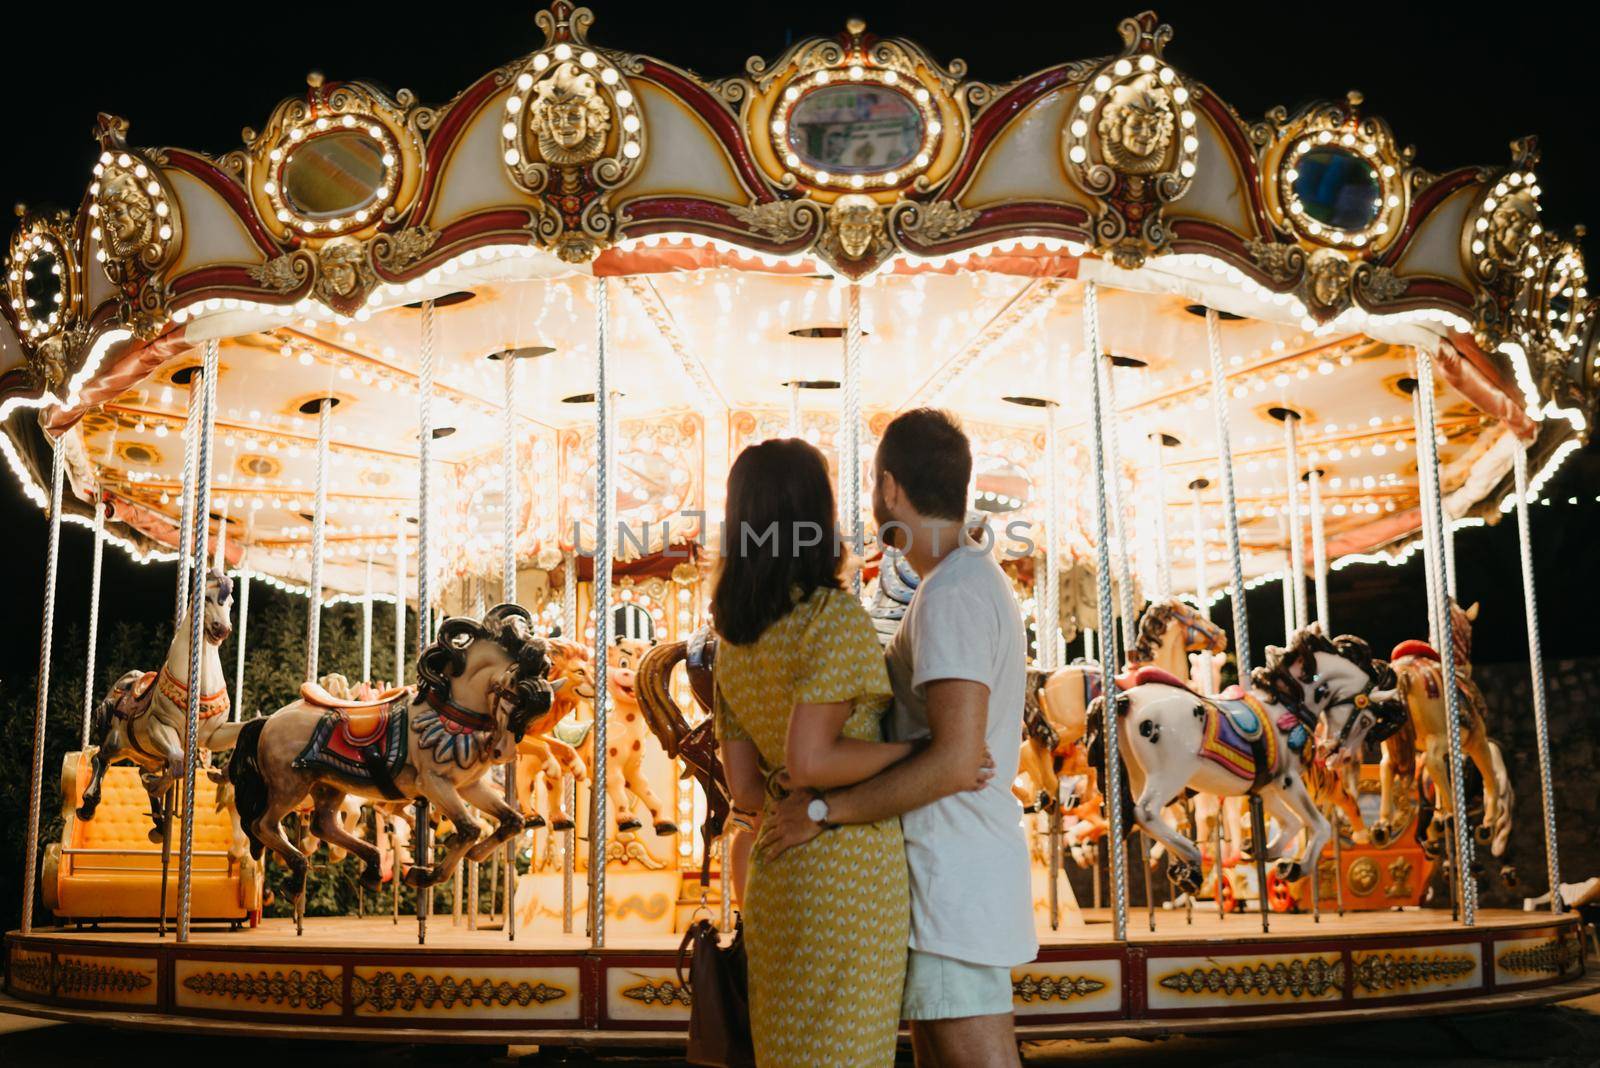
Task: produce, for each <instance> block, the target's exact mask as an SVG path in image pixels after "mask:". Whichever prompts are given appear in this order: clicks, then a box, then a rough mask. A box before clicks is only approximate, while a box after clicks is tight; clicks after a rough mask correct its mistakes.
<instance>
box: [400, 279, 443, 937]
mask: <svg viewBox="0 0 1600 1068" xmlns="http://www.w3.org/2000/svg"><path fill="white" fill-rule="evenodd" d="M421 325H422V344H421V351H420V353H419V357H418V360H417V465H418V470H417V656H418V658H419V659H420V658H421V656H422V650H424V649H426V648H427V647H428V642H429V640H430V638H431V637H432V634H433V600H432V596H431V594H432V591H431V590H430V588H429V567H430V565H431V564H432V559H431V557H430V556H429V553H428V548H429V547H428V510H429V507H430V506H431V503H432V502H431V495H432V491H433V463H432V459H433V455H432V454H433V345H434V340H435V338H434V309H433V301H431V300H425V301H423V302H422V324H421ZM402 614H403V610H402ZM418 681H419V683H420V681H421V680H420V679H419V680H418ZM416 812H417V833H416V837H415V840H414V841H413V843H412V849H411V853H412V856H411V863H412V864H421V865H424V866H425V867H427V868H429V869H431V868H432V867H433V853H432V848H433V845H432V840H431V836H430V835H429V833H428V831H429V827H428V800H427V798H425V797H419V798H417V802H416ZM397 877H398V873H397ZM432 911H433V889H432V888H431V887H429V888H426V889H423V890H421V891H418V893H417V944H418V945H424V944H426V943H427V941H428V913H430V912H432Z"/></svg>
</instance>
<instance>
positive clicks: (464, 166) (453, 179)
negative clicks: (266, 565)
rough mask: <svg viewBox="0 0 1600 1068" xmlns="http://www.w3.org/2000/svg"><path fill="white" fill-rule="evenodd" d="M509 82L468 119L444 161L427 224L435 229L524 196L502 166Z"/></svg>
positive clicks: (524, 198) (514, 202)
mask: <svg viewBox="0 0 1600 1068" xmlns="http://www.w3.org/2000/svg"><path fill="white" fill-rule="evenodd" d="M510 95H511V88H510V86H509V85H508V86H507V88H506V89H505V90H503V91H502V92H499V93H496V94H495V95H493V96H491V97H490V98H489V99H488V100H487V101H485V102H484V104H483V106H482V107H480V108H479V109H478V111H477V112H476V113H475V114H473V115H472V117H471V118H470V119H468V120H467V123H466V126H465V128H464V129H463V130H462V131H461V132H460V134H459V135H457V138H456V140H455V141H454V142H453V143H452V144H451V146H450V154H449V155H448V156H447V157H446V158H445V159H444V160H443V161H442V163H441V165H440V172H439V180H438V186H437V188H438V191H439V192H438V195H437V197H436V198H435V199H434V201H433V203H432V205H431V206H430V207H429V209H428V222H429V224H430V225H432V226H433V227H434V228H436V229H442V228H443V227H445V226H447V225H449V224H450V223H452V222H455V221H457V220H459V219H464V218H466V217H467V216H469V215H472V214H475V213H477V212H480V211H487V210H490V209H492V208H497V207H503V206H505V205H508V204H518V203H521V202H522V201H524V200H526V196H525V194H524V193H523V192H522V191H521V190H520V189H518V188H517V186H516V183H514V182H513V181H512V180H511V172H510V171H509V170H508V169H507V168H506V167H505V166H504V165H503V163H502V158H503V156H504V153H505V148H504V145H503V144H502V140H503V136H502V130H501V127H502V126H504V125H505V122H506V99H507V98H508V97H509V96H510Z"/></svg>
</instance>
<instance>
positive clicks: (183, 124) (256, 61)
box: [0, 0, 1600, 677]
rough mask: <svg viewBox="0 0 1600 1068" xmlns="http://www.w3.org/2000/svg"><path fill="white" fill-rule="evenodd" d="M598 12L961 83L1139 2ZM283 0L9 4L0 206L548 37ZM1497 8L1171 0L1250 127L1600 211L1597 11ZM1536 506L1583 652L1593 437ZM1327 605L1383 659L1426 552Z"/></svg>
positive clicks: (0, 499) (1466, 544)
mask: <svg viewBox="0 0 1600 1068" xmlns="http://www.w3.org/2000/svg"><path fill="white" fill-rule="evenodd" d="M595 7H596V10H597V16H598V18H597V23H596V25H595V27H594V28H593V30H592V32H591V38H592V40H593V41H594V42H595V43H597V44H600V45H602V46H607V47H615V48H622V49H629V50H635V51H643V52H649V53H650V54H652V55H655V56H658V57H660V58H662V59H665V60H668V61H672V62H675V63H678V64H679V65H682V66H685V67H688V68H690V69H692V70H695V71H697V72H698V73H701V74H703V75H706V76H708V77H714V76H719V75H724V74H732V73H735V72H737V71H739V70H741V69H742V67H743V64H744V61H745V59H746V58H747V57H749V56H750V55H752V54H760V55H763V56H767V57H769V58H770V57H772V56H775V55H776V54H777V53H778V52H779V51H781V50H782V48H783V47H784V46H785V45H786V44H788V43H789V42H790V41H792V40H794V39H796V38H799V37H803V36H806V35H809V34H812V33H833V32H836V31H838V30H839V29H841V28H842V27H843V24H844V21H845V19H846V17H848V16H851V15H861V16H863V17H865V18H866V20H867V23H868V26H869V28H870V29H871V30H873V31H875V32H877V33H880V34H884V35H903V36H907V37H911V38H913V39H915V40H917V41H919V42H920V43H922V44H923V45H924V46H926V47H927V48H928V49H929V50H930V51H931V52H932V53H933V54H934V55H935V56H937V57H939V58H941V59H943V60H946V61H948V60H949V59H951V58H954V57H960V58H962V59H965V60H966V61H967V63H968V65H969V76H970V77H974V78H978V79H983V80H989V81H997V82H1003V81H1008V80H1011V79H1013V78H1015V77H1018V76H1020V75H1024V74H1027V73H1030V72H1032V71H1034V70H1037V69H1040V68H1043V67H1047V66H1050V65H1052V64H1054V63H1058V62H1060V61H1062V60H1067V59H1082V58H1088V57H1092V56H1096V55H1105V54H1107V53H1111V52H1115V51H1118V50H1119V49H1120V39H1119V37H1118V36H1117V33H1116V24H1117V21H1118V20H1119V19H1120V18H1122V17H1124V16H1128V15H1132V14H1135V13H1136V12H1137V11H1139V10H1140V7H1139V6H1138V5H1137V4H1135V3H1133V2H1131V0H1130V2H1129V3H1127V4H1108V3H1102V2H1080V3H1076V4H1071V5H1063V4H1054V3H1052V4H1049V5H1043V4H1037V5H1036V4H1023V3H1014V4H1010V5H1003V4H966V5H962V6H960V7H948V8H942V7H939V6H937V5H931V4H909V3H870V4H854V5H840V4H834V3H812V4H798V3H790V4H773V3H763V4H740V5H737V6H734V5H726V4H716V3H711V4H703V5H687V4H667V3H616V2H612V3H599V4H596V5H595ZM475 8H478V9H477V10H474V9H475ZM277 10H279V9H275V8H271V7H266V8H250V9H248V10H246V9H244V8H238V9H236V10H235V9H233V8H216V7H213V8H210V9H209V11H208V13H207V14H206V15H205V16H204V17H201V18H197V19H187V18H183V17H179V16H178V15H177V14H176V13H161V14H159V15H158V14H156V13H155V9H152V11H151V12H150V13H149V16H148V17H147V16H146V15H145V14H144V13H143V12H141V13H139V14H137V15H134V16H133V17H129V12H128V11H127V10H125V9H118V14H117V15H116V16H115V17H114V18H113V19H112V20H111V21H110V22H109V23H102V22H101V21H100V19H99V17H98V16H97V15H96V14H94V13H92V12H91V11H90V10H88V9H87V7H86V6H84V5H69V4H54V5H28V6H27V7H25V8H22V9H20V10H12V11H10V12H8V13H7V16H6V19H7V37H8V40H7V42H6V45H5V48H4V59H3V60H0V94H3V99H5V100H6V101H7V102H8V108H7V110H8V118H9V119H10V120H11V121H9V122H8V123H7V124H6V132H5V134H4V137H5V138H6V148H5V150H4V151H3V152H0V160H3V165H0V202H4V203H12V202H16V201H25V202H27V203H28V204H29V205H30V206H33V207H35V208H44V207H52V206H56V207H73V206H75V205H76V204H77V202H78V199H79V197H80V196H81V194H82V191H83V189H84V187H85V186H86V185H87V183H88V182H89V180H90V168H91V166H92V164H93V161H94V156H95V154H96V152H97V148H96V145H95V142H94V140H93V138H92V136H91V131H92V129H93V125H94V119H95V114H96V112H98V111H101V110H104V111H109V112H112V113H115V114H118V115H121V116H123V117H125V118H127V119H128V120H129V122H130V124H131V130H130V141H131V142H132V143H134V144H136V145H181V146H185V147H189V148H194V149H199V150H202V151H206V152H211V153H219V154H220V153H222V152H225V151H228V150H230V149H233V148H235V147H238V146H239V144H240V140H239V131H240V129H241V128H242V127H244V126H260V125H261V124H262V123H263V122H264V121H265V119H266V117H267V116H268V114H269V113H270V112H271V110H272V108H273V107H274V105H276V103H277V102H278V101H279V100H280V99H281V98H283V97H285V96H289V95H298V94H299V93H300V92H301V91H303V88H304V78H305V75H306V73H307V72H308V71H310V70H313V69H315V70H320V71H323V72H324V73H325V74H326V75H327V76H328V77H329V78H330V79H362V80H367V81H371V82H375V83H377V84H378V85H380V86H384V87H386V88H388V89H390V90H394V89H398V88H400V87H402V86H403V87H407V88H410V89H412V90H414V91H415V92H416V93H417V94H418V96H419V97H420V98H421V99H422V100H423V101H424V102H428V103H442V102H444V101H446V100H448V99H449V98H450V97H451V96H452V95H454V94H455V93H456V92H458V91H459V90H461V89H463V88H465V87H466V86H467V85H469V84H470V83H471V82H472V81H474V80H475V79H476V78H477V77H479V76H481V75H482V74H484V73H485V72H487V71H488V70H490V69H491V68H493V67H495V66H497V65H499V64H501V63H503V62H506V61H508V60H510V59H513V58H515V57H517V56H520V55H523V54H525V53H527V52H529V51H531V50H532V49H533V48H535V47H536V46H537V45H538V44H539V43H540V42H541V41H542V35H541V34H540V32H539V30H538V28H537V27H536V26H535V24H534V21H533V13H534V11H535V10H537V8H536V7H535V6H533V5H523V4H505V5H495V6H494V7H493V8H492V9H488V7H487V5H483V6H482V7H481V8H479V5H467V4H450V5H434V6H433V7H432V8H431V9H430V10H431V14H423V13H420V12H418V13H408V14H398V13H396V14H391V13H390V12H391V11H392V10H393V11H399V10H401V9H399V8H395V9H390V8H388V7H386V6H385V5H363V4H358V5H316V6H315V8H314V9H313V8H310V7H303V8H300V9H298V10H296V9H294V8H287V9H282V10H284V11H285V12H287V14H285V16H284V17H283V19H282V21H281V22H275V21H274V19H275V14H274V12H275V11H277ZM1502 10H1503V11H1505V12H1506V13H1504V14H1500V15H1498V16H1496V17H1493V18H1489V17H1484V16H1480V15H1478V14H1477V13H1476V12H1473V11H1472V9H1471V8H1469V7H1467V6H1463V5H1449V6H1445V5H1404V4H1394V3H1390V4H1346V5H1328V4H1282V3H1275V4H1270V5H1268V4H1239V3H1231V4H1228V5H1226V9H1225V11H1224V7H1223V5H1217V4H1199V3H1177V4H1168V5H1166V6H1165V7H1163V8H1161V9H1160V11H1159V13H1160V14H1161V15H1162V17H1163V19H1164V20H1165V21H1167V22H1169V23H1171V24H1172V25H1173V27H1174V29H1175V30H1176V38H1175V40H1174V41H1173V42H1172V43H1171V45H1170V46H1169V47H1168V49H1167V57H1168V59H1169V60H1171V61H1172V62H1173V63H1174V64H1176V65H1177V66H1178V67H1179V68H1180V69H1182V70H1183V71H1184V72H1185V73H1186V74H1188V75H1189V76H1191V77H1193V78H1195V79H1197V80H1199V81H1201V82H1204V83H1206V84H1208V85H1209V86H1210V88H1211V89H1212V90H1213V91H1215V92H1216V93H1218V94H1219V95H1220V96H1221V97H1222V98H1223V99H1224V100H1225V101H1227V102H1228V103H1230V104H1231V105H1233V107H1234V108H1235V109H1236V110H1238V111H1239V112H1240V113H1241V114H1242V115H1243V116H1244V117H1245V118H1246V119H1247V120H1253V119H1256V118H1259V117H1260V116H1261V115H1262V113H1263V112H1265V111H1266V110H1267V109H1268V108H1270V107H1272V106H1274V105H1278V104H1283V105H1286V106H1287V107H1288V108H1289V109H1290V110H1291V111H1293V110H1294V109H1295V108H1296V107H1297V106H1299V105H1300V104H1303V103H1306V102H1308V101H1310V100H1313V99H1318V98H1327V99H1339V98H1341V97H1342V96H1343V95H1344V93H1345V92H1346V91H1347V90H1349V89H1360V90H1361V91H1362V92H1364V93H1365V95H1366V105H1365V107H1366V110H1367V112H1368V113H1370V114H1380V115H1383V116H1384V117H1386V118H1387V119H1388V120H1389V122H1390V123H1391V125H1392V126H1393V128H1394V131H1395V135H1396V137H1397V138H1398V140H1399V141H1400V143H1401V144H1413V145H1415V146H1416V148H1417V156H1416V158H1417V162H1418V163H1419V164H1420V165H1422V166H1424V167H1426V168H1428V169H1430V170H1434V171H1446V170H1449V169H1451V168H1454V167H1457V166H1461V165H1466V164H1485V165H1501V164H1504V163H1506V162H1508V161H1509V152H1508V148H1507V143H1508V142H1509V141H1510V140H1511V139H1512V138H1515V137H1519V136H1522V135H1525V134H1529V133H1534V134H1537V135H1538V136H1539V138H1540V141H1541V147H1542V151H1543V157H1544V159H1543V162H1542V164H1541V165H1540V166H1539V168H1538V170H1539V175H1540V179H1541V184H1542V186H1543V189H1544V197H1543V203H1544V207H1545V212H1544V223H1545V225H1546V226H1553V227H1558V228H1569V227H1571V226H1572V225H1574V224H1577V223H1582V222H1584V221H1585V220H1586V219H1591V218H1592V219H1594V220H1595V221H1597V222H1600V214H1595V213H1593V212H1591V211H1590V207H1591V205H1590V203H1589V202H1588V200H1587V197H1588V196H1593V195H1595V194H1594V193H1593V192H1591V190H1592V189H1593V188H1594V183H1593V181H1592V174H1593V169H1594V166H1595V165H1596V163H1600V153H1597V152H1596V150H1595V148H1594V145H1595V144H1596V142H1597V138H1600V122H1597V120H1596V118H1595V115H1596V112H1595V106H1594V90H1593V72H1594V66H1595V57H1594V54H1593V47H1594V42H1595V39H1596V35H1595V29H1596V27H1597V25H1600V16H1597V15H1596V14H1595V12H1594V11H1593V10H1592V9H1591V10H1590V11H1588V12H1586V13H1584V14H1582V15H1567V14H1565V13H1558V12H1557V11H1554V10H1551V11H1545V10H1540V9H1538V8H1537V7H1535V6H1534V5H1519V6H1513V7H1511V8H1508V9H1502ZM468 11H471V12H472V14H471V15H470V16H467V15H466V13H467V12H468ZM230 14H233V15H237V16H239V17H238V18H233V17H229V15H230ZM251 35H255V36H254V39H252V37H251ZM8 221H9V220H8ZM7 229H8V232H9V226H8V227H7ZM1592 248H1593V243H1591V250H1592ZM1545 496H1546V497H1547V498H1548V499H1549V501H1550V503H1549V504H1548V505H1545V506H1535V508H1534V509H1533V512H1534V522H1535V528H1534V536H1535V545H1536V553H1537V556H1538V558H1539V577H1540V595H1541V597H1542V599H1543V600H1542V606H1543V610H1544V613H1545V616H1546V620H1547V621H1546V624H1545V627H1544V629H1543V634H1544V642H1545V651H1546V654H1547V655H1548V656H1550V657H1575V656H1590V655H1593V654H1594V653H1595V652H1596V648H1597V647H1596V642H1595V640H1594V638H1593V637H1592V636H1591V634H1590V630H1589V628H1591V627H1592V626H1593V623H1592V616H1593V613H1592V609H1591V607H1590V604H1589V599H1590V598H1592V597H1593V596H1594V591H1596V590H1597V589H1600V584H1597V582H1596V579H1597V578H1600V575H1597V567H1596V564H1595V561H1594V557H1595V554H1594V552H1593V548H1592V546H1593V543H1594V538H1593V535H1592V533H1591V532H1592V531H1595V530H1596V529H1597V528H1600V451H1597V450H1596V449H1594V448H1590V449H1586V450H1584V451H1583V452H1582V453H1580V454H1578V455H1577V456H1575V457H1574V458H1573V459H1571V460H1569V462H1568V463H1567V465H1566V468H1565V469H1564V470H1563V472H1562V474H1561V475H1560V476H1559V477H1558V478H1557V479H1556V480H1554V481H1553V482H1552V483H1551V484H1550V485H1548V486H1547V487H1546V488H1545ZM1569 499H1570V501H1571V502H1573V503H1569ZM0 531H3V532H4V539H5V540H4V544H5V545H6V546H7V548H8V550H9V551H8V553H7V555H6V560H5V563H4V564H3V565H0V566H3V575H4V578H5V580H6V586H7V588H8V589H9V590H10V592H11V594H12V601H13V605H12V611H11V613H10V615H9V618H8V620H7V623H6V624H5V628H6V629H5V631H4V633H5V635H6V636H7V637H8V638H10V639H11V640H9V641H6V642H4V643H0V649H3V653H0V674H3V675H5V676H10V677H15V676H17V675H18V674H20V673H29V674H31V672H32V671H33V670H34V666H35V662H36V658H37V655H38V637H37V635H38V611H39V604H40V588H41V581H42V572H43V550H44V538H45V531H46V524H45V522H44V520H43V517H42V514H41V513H40V512H39V510H38V509H37V508H35V506H34V505H33V504H32V503H31V502H30V501H28V500H27V499H26V498H25V497H24V496H23V495H22V493H21V492H20V491H19V490H18V489H17V488H16V486H15V485H14V483H13V480H12V479H11V477H10V476H9V473H7V474H4V475H0ZM89 546H90V539H89V535H88V533H87V532H86V531H84V530H83V529H82V528H79V527H76V526H68V527H67V528H66V530H65V533H64V534H63V545H62V551H63V573H62V585H61V593H60V601H59V604H60V611H61V612H62V613H63V614H64V615H65V616H70V617H71V618H75V619H81V618H83V616H84V615H85V613H86V606H87V602H88V589H87V586H88V582H87V578H88V561H89ZM1458 563H1459V572H1460V576H1461V579H1460V581H1461V594H1462V599H1463V600H1464V601H1468V602H1470V601H1473V600H1480V601H1482V602H1483V614H1482V616H1481V618H1480V622H1479V624H1478V628H1477V641H1476V647H1475V650H1474V652H1475V657H1474V659H1475V660H1478V661H1480V662H1482V661H1505V660H1514V659H1518V658H1519V657H1524V656H1526V651H1527V647H1526V633H1525V629H1524V626H1523V622H1522V620H1523V616H1522V603H1521V583H1520V578H1519V574H1518V561H1517V539H1516V529H1515V523H1514V522H1506V523H1502V524H1500V525H1499V526H1498V527H1494V528H1480V529H1473V530H1467V531H1463V532H1462V533H1461V534H1460V536H1459V541H1458ZM106 568H107V570H106V580H105V582H106V589H107V596H108V598H109V600H108V603H107V605H106V607H105V610H104V611H105V618H107V619H108V620H110V619H116V618H149V619H151V620H152V621H161V620H164V619H165V618H166V615H167V613H168V612H170V606H171V603H172V602H171V598H172V588H173V587H172V584H173V569H172V566H171V565H164V566H162V565H156V566H150V567H139V566H136V565H133V564H131V563H129V562H128V561H127V559H126V557H124V556H123V555H122V554H121V553H120V552H118V551H116V550H111V551H108V552H107V554H106ZM1333 595H1334V603H1333V613H1334V615H1335V619H1336V621H1337V622H1338V624H1339V628H1340V629H1354V630H1357V631H1359V632H1361V633H1363V634H1364V635H1366V636H1367V637H1369V638H1371V639H1372V641H1373V644H1374V646H1375V647H1377V648H1378V649H1387V648H1388V647H1389V645H1390V644H1392V642H1393V641H1395V640H1398V639H1400V638H1404V637H1408V636H1413V635H1416V634H1418V633H1420V632H1421V631H1422V630H1423V604H1422V588H1421V567H1420V566H1419V564H1418V563H1417V561H1416V560H1415V559H1413V561H1412V562H1411V563H1409V564H1408V565H1406V566H1403V567H1398V568H1391V567H1381V566H1379V567H1368V566H1358V567H1353V568H1350V569H1347V570H1345V571H1342V572H1338V573H1336V574H1335V576H1334V579H1333ZM1280 605H1281V599H1280V595H1279V592H1278V587H1277V586H1276V585H1275V584H1274V585H1272V586H1270V587H1267V588H1265V589H1263V590H1261V591H1258V593H1257V594H1256V595H1255V596H1252V598H1251V603H1250V607H1251V615H1252V619H1253V620H1259V622H1257V623H1255V624H1254V625H1253V626H1252V630H1253V631H1255V632H1256V633H1257V634H1261V633H1262V632H1263V631H1264V632H1265V637H1267V638H1274V637H1276V636H1277V635H1278V633H1279V631H1280V630H1281V623H1280V619H1281V608H1280ZM1218 618H1219V619H1221V618H1226V617H1225V615H1222V614H1219V615H1218Z"/></svg>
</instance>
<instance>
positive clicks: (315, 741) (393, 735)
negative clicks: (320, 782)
mask: <svg viewBox="0 0 1600 1068" xmlns="http://www.w3.org/2000/svg"><path fill="white" fill-rule="evenodd" d="M307 685H309V684H307ZM302 692H303V691H302ZM409 703H410V694H409V692H408V691H406V690H404V689H401V690H400V691H399V692H398V693H397V694H395V695H394V696H392V697H390V698H389V701H388V704H386V705H383V706H381V707H371V706H368V705H361V704H358V705H356V706H355V707H353V708H328V709H327V711H325V712H324V713H323V714H322V718H321V719H320V720H318V721H317V725H316V726H315V727H313V728H312V731H311V740H310V741H308V742H307V743H306V747H305V748H304V749H303V750H301V752H300V755H299V756H297V757H295V759H294V766H295V767H296V768H299V769H301V770H305V771H327V772H331V773H333V774H335V775H337V776H339V777H340V778H344V779H348V780H351V781H354V782H358V783H366V784H370V785H372V786H374V787H376V788H377V789H378V791H379V792H380V793H382V794H383V796H385V797H387V798H391V799H394V800H399V799H400V798H401V797H403V796H404V795H403V794H402V793H401V792H400V790H399V788H398V787H397V786H396V785H395V775H396V774H397V773H398V772H399V771H400V768H401V767H403V766H404V765H405V762H406V751H407V739H408V736H409V731H408V726H409V720H410V717H409V716H408V715H407V714H406V706H407V704H409Z"/></svg>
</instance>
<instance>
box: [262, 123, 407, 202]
mask: <svg viewBox="0 0 1600 1068" xmlns="http://www.w3.org/2000/svg"><path fill="white" fill-rule="evenodd" d="M384 151H385V150H384V147H383V145H382V144H381V143H380V142H379V141H377V140H375V139H374V138H372V137H370V136H369V135H367V134H365V133H362V132H360V131H359V130H335V131H333V132H332V133H326V134H321V135H319V136H317V137H312V138H310V139H308V140H306V141H303V142H301V143H300V144H299V145H296V146H295V147H294V148H293V149H292V150H290V152H289V155H288V157H287V158H285V159H284V161H283V173H282V181H283V195H284V198H285V199H286V200H287V201H288V202H289V206H290V207H292V208H293V209H294V210H295V211H297V212H299V213H300V214H301V215H302V216H304V217H305V218H307V219H338V218H343V217H344V216H346V215H350V214H352V213H354V212H357V211H360V210H361V209H362V208H364V207H366V206H367V205H368V204H371V203H372V202H373V201H375V200H377V199H379V191H380V189H382V187H383V184H384V179H385V177H386V175H387V173H388V167H387V166H385V164H384Z"/></svg>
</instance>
